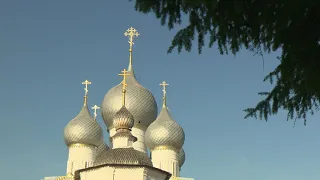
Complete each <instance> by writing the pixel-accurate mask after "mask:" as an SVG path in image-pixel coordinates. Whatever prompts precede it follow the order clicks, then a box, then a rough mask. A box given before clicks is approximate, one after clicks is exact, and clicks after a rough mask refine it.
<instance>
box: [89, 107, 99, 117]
mask: <svg viewBox="0 0 320 180" xmlns="http://www.w3.org/2000/svg"><path fill="white" fill-rule="evenodd" d="M91 109H93V110H94V113H93V114H94V119H96V118H97V110H98V109H100V107H99V106H97V105H94V106H93V107H91Z"/></svg>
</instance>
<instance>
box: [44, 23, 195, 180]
mask: <svg viewBox="0 0 320 180" xmlns="http://www.w3.org/2000/svg"><path fill="white" fill-rule="evenodd" d="M124 34H125V36H128V37H129V45H130V46H129V47H130V48H129V66H128V69H127V70H126V69H124V70H123V71H121V73H120V74H119V76H122V78H123V80H122V81H121V83H119V84H118V85H117V86H115V87H113V88H111V89H110V90H109V91H108V92H107V94H106V95H105V97H104V99H103V101H102V104H101V115H102V118H103V121H104V123H105V125H106V126H107V131H108V133H109V135H110V139H109V144H110V147H109V146H108V145H107V144H106V142H105V140H104V139H103V132H102V127H101V126H100V125H99V124H98V122H97V121H96V117H97V110H98V109H100V107H98V106H96V105H95V106H94V107H92V109H93V110H94V113H93V114H94V115H93V116H92V115H91V113H90V111H89V107H88V105H87V101H88V86H89V85H90V84H91V82H90V81H88V80H86V81H84V82H83V83H82V84H83V85H85V88H84V90H85V95H84V103H83V107H82V109H81V110H80V112H79V114H78V115H77V116H76V117H75V118H73V119H72V120H71V121H70V122H69V123H68V124H67V125H66V127H65V129H64V141H65V144H66V145H67V147H68V150H69V155H68V160H67V168H66V175H64V176H57V177H45V178H44V180H128V179H130V180H169V179H171V180H193V179H192V178H183V177H181V175H180V170H181V168H182V166H183V164H184V162H185V152H184V150H183V144H184V141H185V134H184V131H183V128H182V127H181V126H180V125H179V124H178V123H177V122H176V121H175V120H174V119H173V118H172V117H171V115H170V113H169V111H168V108H167V103H166V99H167V98H166V93H167V91H166V86H168V85H169V84H167V83H166V82H165V81H163V82H162V83H161V84H160V86H162V87H163V90H162V91H163V103H162V108H161V111H160V112H159V114H158V106H157V103H156V101H155V98H154V97H153V95H152V93H151V92H150V91H148V90H147V89H146V88H144V87H143V86H142V85H141V84H140V83H139V82H138V81H137V79H136V77H135V73H134V70H133V66H132V46H133V38H135V37H137V36H139V33H138V32H137V31H136V30H135V29H134V28H132V27H131V28H129V29H128V30H127V31H126V32H125V33H124ZM147 149H149V150H150V156H148V153H147Z"/></svg>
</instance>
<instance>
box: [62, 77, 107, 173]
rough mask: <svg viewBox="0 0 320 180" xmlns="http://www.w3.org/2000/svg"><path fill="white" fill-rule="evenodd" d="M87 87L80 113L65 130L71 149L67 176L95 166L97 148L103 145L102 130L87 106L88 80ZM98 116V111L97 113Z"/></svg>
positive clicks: (66, 141) (66, 140) (65, 138)
mask: <svg viewBox="0 0 320 180" xmlns="http://www.w3.org/2000/svg"><path fill="white" fill-rule="evenodd" d="M82 84H84V85H85V88H84V90H85V96H84V104H83V107H82V109H81V111H80V113H79V114H78V115H77V116H76V117H75V118H74V119H72V120H71V121H70V122H69V123H68V124H67V126H66V127H65V129H64V141H65V143H66V145H67V146H68V149H69V157H68V162H67V175H71V176H73V175H74V172H75V171H76V170H79V169H83V168H87V167H91V166H93V163H94V161H95V158H96V156H97V147H98V146H99V145H101V143H102V129H101V127H100V125H99V124H98V122H97V121H96V120H95V118H94V119H93V118H92V116H91V114H90V112H89V109H88V105H87V99H88V85H89V84H91V82H89V81H88V80H86V81H84V82H83V83H82ZM95 116H96V111H95Z"/></svg>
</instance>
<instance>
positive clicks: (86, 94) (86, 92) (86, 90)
mask: <svg viewBox="0 0 320 180" xmlns="http://www.w3.org/2000/svg"><path fill="white" fill-rule="evenodd" d="M82 84H84V85H85V88H84V91H85V94H84V105H85V106H86V104H87V97H88V91H89V90H88V85H89V84H91V82H90V81H88V80H87V79H86V80H85V81H84V82H82Z"/></svg>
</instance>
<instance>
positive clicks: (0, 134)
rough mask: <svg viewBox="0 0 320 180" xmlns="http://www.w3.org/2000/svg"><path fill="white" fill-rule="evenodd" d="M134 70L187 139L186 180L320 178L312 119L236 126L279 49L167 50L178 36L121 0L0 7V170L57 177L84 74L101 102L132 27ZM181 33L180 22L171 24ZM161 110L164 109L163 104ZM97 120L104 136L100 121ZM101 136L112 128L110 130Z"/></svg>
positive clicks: (29, 178) (21, 1)
mask: <svg viewBox="0 0 320 180" xmlns="http://www.w3.org/2000/svg"><path fill="white" fill-rule="evenodd" d="M130 26H133V27H134V28H136V29H137V30H138V31H139V32H140V34H141V36H140V37H139V38H138V39H136V40H135V46H134V56H133V58H134V59H133V64H134V69H135V72H136V76H137V78H138V80H139V81H140V82H141V84H142V85H144V86H145V87H147V88H148V89H149V90H150V91H152V93H153V94H154V96H155V98H156V99H157V102H158V104H159V103H161V95H162V92H161V88H160V87H159V83H161V82H162V81H163V80H166V81H167V82H168V83H169V84H170V86H169V87H168V90H167V92H168V106H169V108H170V109H171V113H172V116H173V117H174V119H175V120H176V121H177V122H178V123H179V124H180V125H181V126H182V127H183V128H184V130H185V133H186V141H185V145H184V148H185V151H186V163H185V165H184V166H183V169H182V175H183V176H185V177H194V178H195V179H196V180H208V179H221V180H233V179H238V180H284V179H291V180H302V179H308V180H316V179H319V178H320V172H319V167H320V157H319V152H320V141H319V137H320V131H319V126H320V121H319V120H317V119H319V113H318V114H316V115H314V116H312V117H310V118H309V119H308V126H306V127H305V126H303V122H302V121H298V122H297V125H296V127H295V128H293V121H289V122H287V121H286V114H285V113H284V112H280V113H279V114H278V115H276V116H273V117H271V118H270V120H269V121H268V122H265V121H260V120H255V119H243V117H244V115H245V114H244V112H243V111H242V110H243V109H245V108H247V107H251V106H253V105H255V103H256V102H257V101H258V100H259V99H260V97H259V96H258V95H257V92H260V91H267V90H270V89H271V88H272V86H271V85H270V84H268V83H263V82H262V79H263V77H264V76H265V75H266V74H267V73H268V72H269V71H271V70H272V69H273V68H274V67H275V66H276V65H277V64H278V60H277V59H276V56H277V55H279V53H273V54H270V55H265V69H263V63H262V59H261V58H260V57H258V56H253V54H252V53H251V52H248V51H245V50H243V51H241V52H240V53H239V54H237V56H236V57H234V56H233V55H224V56H222V55H220V54H219V52H218V50H217V49H208V48H205V49H204V51H203V54H202V55H198V54H197V51H196V48H195V49H194V50H193V51H192V52H190V53H186V52H182V53H181V54H178V53H177V52H176V51H174V52H173V53H172V54H169V55H168V54H166V50H167V48H168V46H169V45H170V42H171V39H172V38H173V36H174V34H175V32H176V30H174V31H168V29H167V28H166V27H162V26H161V25H160V22H159V21H158V20H156V19H155V17H154V16H153V15H143V14H140V13H138V12H135V11H134V4H133V3H132V2H131V3H130V2H128V1H127V0H124V1H118V0H94V1H85V0H77V1H75V0H68V1H66V0H55V1H43V0H28V1H25V0H2V1H1V2H0V81H1V91H0V92H1V93H0V98H1V103H0V119H1V120H0V141H1V144H2V145H1V148H0V169H1V170H0V172H1V177H2V179H7V180H17V179H25V180H40V179H41V178H43V177H44V176H55V175H64V174H65V171H66V161H67V155H68V154H67V153H68V152H67V147H66V146H65V144H64V141H63V128H64V126H65V125H66V124H67V123H68V122H69V121H70V120H71V119H72V118H73V117H74V116H75V115H77V113H78V112H79V110H80V108H81V106H82V101H83V94H84V91H83V85H81V82H82V81H84V80H85V79H89V80H90V81H92V85H91V86H90V87H89V88H90V89H89V104H90V105H94V104H98V105H100V103H101V101H102V99H103V97H104V95H105V94H106V93H107V91H108V90H109V89H110V88H111V87H113V86H114V85H116V84H118V83H119V82H120V78H119V77H118V76H117V74H118V73H119V72H120V70H121V69H123V68H126V67H127V65H128V43H127V38H126V37H125V36H124V35H123V33H124V32H125V31H126V30H127V29H128V28H129V27H130ZM178 28H179V27H178ZM160 107H161V106H160ZM98 120H99V122H100V123H101V125H102V126H103V128H104V129H105V128H106V126H105V125H104V124H103V123H102V119H101V117H100V116H99V117H98ZM105 136H107V133H106V132H105Z"/></svg>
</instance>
